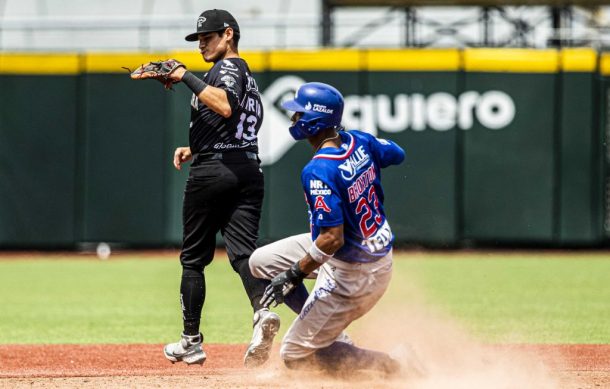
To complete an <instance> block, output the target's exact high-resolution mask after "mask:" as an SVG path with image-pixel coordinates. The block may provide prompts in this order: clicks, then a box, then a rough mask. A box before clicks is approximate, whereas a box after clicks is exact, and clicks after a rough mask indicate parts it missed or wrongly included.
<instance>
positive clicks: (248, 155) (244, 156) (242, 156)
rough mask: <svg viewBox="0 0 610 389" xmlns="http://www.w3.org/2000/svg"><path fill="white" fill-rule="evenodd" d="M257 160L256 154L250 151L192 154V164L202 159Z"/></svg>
mask: <svg viewBox="0 0 610 389" xmlns="http://www.w3.org/2000/svg"><path fill="white" fill-rule="evenodd" d="M248 159H250V160H253V161H258V160H259V159H258V155H257V154H256V153H253V152H251V151H230V152H226V153H196V154H194V155H193V164H197V163H199V162H203V161H214V160H216V161H244V160H248Z"/></svg>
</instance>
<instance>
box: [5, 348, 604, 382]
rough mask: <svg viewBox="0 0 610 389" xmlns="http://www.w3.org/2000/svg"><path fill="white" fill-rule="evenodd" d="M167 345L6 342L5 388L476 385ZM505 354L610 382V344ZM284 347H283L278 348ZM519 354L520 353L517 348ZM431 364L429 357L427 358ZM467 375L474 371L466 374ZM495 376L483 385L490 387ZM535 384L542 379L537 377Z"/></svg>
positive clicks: (555, 372)
mask: <svg viewBox="0 0 610 389" xmlns="http://www.w3.org/2000/svg"><path fill="white" fill-rule="evenodd" d="M161 347H162V346H161V345H42V346H41V345H2V346H0V387H7V388H8V387H10V388H15V387H42V388H49V387H79V388H82V387H87V388H93V387H102V386H103V387H187V386H189V387H191V386H205V387H223V388H224V387H237V388H263V387H265V388H269V387H278V388H280V387H281V388H285V387H312V388H313V387H316V388H321V387H324V388H354V387H358V388H395V387H409V388H462V387H464V388H466V387H468V388H476V387H477V386H476V383H475V384H473V382H477V381H472V379H470V377H466V376H460V374H453V375H448V376H445V377H440V376H439V375H438V373H436V372H432V373H430V375H436V376H435V377H431V376H428V377H424V378H418V377H414V376H413V375H409V374H407V373H405V374H403V375H402V376H399V377H395V378H391V379H388V378H384V377H380V376H378V375H374V374H373V373H362V374H358V375H356V376H352V377H350V378H344V379H341V380H340V379H336V378H332V377H329V376H324V375H321V374H317V373H316V374H311V373H308V374H303V373H297V372H292V371H289V370H287V369H286V368H284V367H283V365H282V363H281V362H280V361H279V359H278V358H277V353H274V357H272V359H271V360H270V361H269V362H268V363H267V364H266V366H265V367H263V368H258V369H253V370H246V369H244V368H243V367H242V356H243V352H244V351H245V349H246V346H245V345H218V344H209V345H206V352H207V354H208V360H207V361H206V363H205V364H204V365H203V366H198V365H196V366H186V365H184V364H181V363H178V364H175V365H172V364H171V363H169V362H168V361H166V360H165V359H164V357H163V356H162V354H161ZM490 347H491V348H493V349H494V350H501V351H502V352H508V353H513V354H514V353H518V354H519V355H521V356H523V355H528V358H531V359H532V360H536V361H539V362H541V363H543V364H544V365H545V366H546V368H547V369H548V371H549V373H550V376H551V377H552V378H549V381H548V385H544V386H545V387H554V388H568V389H572V388H573V389H576V388H580V389H587V388H595V389H598V388H608V387H610V345H519V346H490ZM276 351H277V350H276ZM514 355H516V354H514ZM423 362H424V364H425V361H423ZM513 373H515V372H510V371H507V372H504V374H503V375H504V376H505V379H504V380H503V381H496V382H494V385H493V387H495V388H517V387H519V388H522V387H524V386H523V382H518V383H516V382H511V380H510V378H508V379H507V378H506V377H511V376H512V375H513ZM464 374H470V373H467V372H465V373H464ZM489 384H490V382H486V383H481V386H480V387H490V386H489ZM531 384H532V386H531V387H532V388H534V387H536V388H539V387H540V382H532V383H531Z"/></svg>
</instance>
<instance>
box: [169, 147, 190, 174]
mask: <svg viewBox="0 0 610 389" xmlns="http://www.w3.org/2000/svg"><path fill="white" fill-rule="evenodd" d="M192 157H193V154H192V153H191V148H190V147H178V148H177V149H176V151H175V152H174V167H175V168H176V169H178V170H180V168H181V167H182V164H183V163H184V162H188V161H190V160H191V158H192Z"/></svg>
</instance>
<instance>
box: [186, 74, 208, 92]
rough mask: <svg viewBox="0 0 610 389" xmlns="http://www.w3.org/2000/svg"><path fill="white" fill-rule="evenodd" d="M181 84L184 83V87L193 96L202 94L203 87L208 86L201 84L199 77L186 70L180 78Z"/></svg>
mask: <svg viewBox="0 0 610 389" xmlns="http://www.w3.org/2000/svg"><path fill="white" fill-rule="evenodd" d="M182 82H184V83H185V84H186V86H188V87H189V89H190V90H192V91H193V93H194V94H195V96H199V94H200V93H201V92H203V90H204V89H205V87H206V86H208V84H206V83H205V82H203V81H202V80H201V79H200V78H199V77H197V76H196V75H194V74H193V73H191V72H189V71H188V70H187V71H186V73H184V75H183V76H182Z"/></svg>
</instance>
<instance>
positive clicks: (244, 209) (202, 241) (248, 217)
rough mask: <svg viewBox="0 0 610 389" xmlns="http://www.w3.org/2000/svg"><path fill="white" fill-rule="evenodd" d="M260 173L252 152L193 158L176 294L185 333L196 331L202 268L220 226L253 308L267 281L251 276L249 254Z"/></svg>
mask: <svg viewBox="0 0 610 389" xmlns="http://www.w3.org/2000/svg"><path fill="white" fill-rule="evenodd" d="M263 196H264V177H263V173H262V171H261V170H260V167H259V162H258V159H257V158H256V155H255V154H252V153H244V152H231V153H225V154H214V155H213V156H212V158H197V157H196V158H195V160H194V162H193V164H192V165H191V169H190V174H189V178H188V180H187V182H186V188H185V191H184V203H183V211H182V223H183V244H182V252H181V254H180V262H181V264H182V282H181V285H180V298H181V305H182V313H183V320H184V332H185V334H187V335H196V334H198V333H199V323H200V320H201V309H202V307H203V303H204V301H205V295H206V289H205V273H204V268H205V267H206V266H207V265H209V264H210V263H211V262H212V259H213V258H214V250H215V248H216V234H217V233H218V231H220V232H221V234H222V237H223V239H224V242H225V245H226V249H227V254H228V256H229V260H230V263H231V266H232V267H233V269H234V270H235V271H236V272H237V273H238V274H239V275H240V277H241V280H242V283H243V285H244V288H245V290H246V294H247V295H248V297H249V299H250V303H251V305H252V307H253V309H254V310H255V311H256V310H258V309H261V308H262V306H261V305H260V303H259V301H260V299H261V297H262V295H263V292H264V290H265V287H266V286H267V285H268V283H269V281H267V280H261V279H258V278H255V277H254V276H252V273H251V272H250V268H249V265H248V260H249V258H250V255H251V254H252V252H253V251H254V250H255V249H256V240H257V238H258V226H259V221H260V216H261V208H262V205H263Z"/></svg>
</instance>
